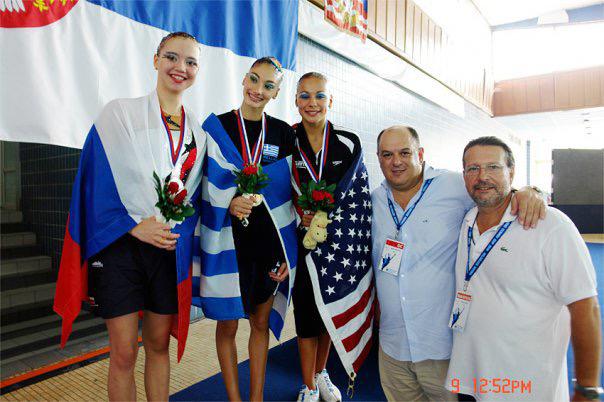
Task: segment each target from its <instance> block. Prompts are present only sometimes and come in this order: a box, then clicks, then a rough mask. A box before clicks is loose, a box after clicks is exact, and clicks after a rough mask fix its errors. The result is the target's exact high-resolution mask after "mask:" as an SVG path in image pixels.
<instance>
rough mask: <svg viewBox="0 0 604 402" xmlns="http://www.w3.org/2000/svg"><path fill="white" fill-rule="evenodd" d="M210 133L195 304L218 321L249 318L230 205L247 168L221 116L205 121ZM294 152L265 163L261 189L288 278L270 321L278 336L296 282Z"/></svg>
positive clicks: (278, 292)
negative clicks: (238, 176)
mask: <svg viewBox="0 0 604 402" xmlns="http://www.w3.org/2000/svg"><path fill="white" fill-rule="evenodd" d="M203 129H204V130H205V131H206V132H207V134H208V136H207V139H208V140H207V161H206V163H205V165H204V177H203V180H202V202H201V204H202V205H201V226H200V228H199V241H200V243H199V244H200V248H199V249H198V251H197V258H196V261H198V263H194V269H193V304H194V305H196V306H198V307H201V308H202V310H203V313H204V315H205V316H206V317H208V318H211V319H214V320H233V319H239V318H245V313H244V310H243V303H242V301H241V291H240V288H239V270H238V266H237V256H236V254H235V246H234V242H233V232H232V226H231V215H230V214H229V212H228V207H229V204H230V202H231V200H232V199H233V197H234V196H235V194H236V192H237V186H236V184H235V175H234V174H233V171H235V170H240V169H242V168H243V159H242V158H241V155H240V154H239V152H238V151H237V148H236V147H235V144H233V142H232V141H231V139H230V137H229V135H228V134H227V133H226V131H225V130H224V128H223V127H222V124H221V123H220V121H219V120H218V118H217V117H216V116H215V115H214V114H212V115H210V116H209V117H208V118H207V119H206V121H205V122H204V123H203ZM291 163H292V162H291V156H290V157H287V158H284V159H281V160H279V161H277V162H275V163H272V164H270V165H267V166H263V172H264V173H266V174H267V175H268V176H269V179H270V185H268V186H267V187H265V188H263V189H262V190H260V194H262V195H263V197H264V201H263V202H265V203H266V206H267V209H268V210H269V213H270V215H271V217H272V219H273V222H274V224H275V228H276V229H277V230H278V233H279V238H280V240H281V245H282V247H283V254H284V255H285V258H286V262H287V265H288V268H289V278H288V279H286V280H285V281H283V282H282V283H281V284H280V285H279V287H278V291H277V294H276V295H275V300H274V302H273V309H272V311H271V314H270V317H269V325H270V328H271V330H272V331H273V334H274V335H275V337H276V338H277V339H279V337H280V335H281V330H282V329H283V324H284V322H285V314H286V311H287V306H288V305H289V300H290V297H291V289H292V287H293V284H294V277H295V272H296V261H297V242H296V217H295V210H294V207H293V203H292V200H291V195H292V190H291V184H290V183H291Z"/></svg>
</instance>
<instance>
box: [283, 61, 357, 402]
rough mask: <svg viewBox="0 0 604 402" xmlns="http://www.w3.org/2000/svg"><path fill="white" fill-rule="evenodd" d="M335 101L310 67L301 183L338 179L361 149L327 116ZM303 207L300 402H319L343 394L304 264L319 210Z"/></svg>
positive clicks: (301, 95) (301, 107)
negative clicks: (329, 367) (332, 375)
mask: <svg viewBox="0 0 604 402" xmlns="http://www.w3.org/2000/svg"><path fill="white" fill-rule="evenodd" d="M332 103H333V98H332V95H331V94H330V92H329V89H328V81H327V77H326V76H324V75H323V74H320V73H317V72H309V73H306V74H304V75H303V76H302V77H301V78H300V80H299V81H298V87H297V91H296V106H297V107H298V112H299V113H300V116H301V117H302V121H301V122H300V123H298V124H296V125H295V126H294V128H295V130H296V138H297V144H298V153H297V155H296V162H295V166H296V175H297V181H298V182H299V183H308V182H309V181H310V180H314V181H319V180H325V181H326V182H327V184H328V185H330V184H337V183H338V182H339V181H340V179H341V178H342V177H343V176H344V174H345V173H346V172H347V171H348V169H349V168H350V166H351V164H352V163H353V162H354V160H355V158H356V157H357V155H358V154H359V153H360V152H362V150H361V142H360V140H359V137H357V135H356V134H353V133H351V132H348V131H345V130H342V129H340V128H337V127H336V126H334V125H333V124H332V123H331V122H330V121H328V120H327V112H328V110H329V109H330V108H331V106H332ZM298 212H299V214H300V215H301V218H302V223H301V225H300V227H299V228H298V238H299V244H298V272H297V274H296V281H295V284H294V292H293V301H294V317H295V322H296V332H297V334H298V349H299V352H300V362H301V366H302V380H303V382H304V385H303V386H302V388H301V390H300V393H299V395H298V401H301V400H304V401H316V400H318V399H319V397H320V398H321V399H322V400H324V401H326V402H335V401H341V400H342V395H341V393H340V391H339V390H338V388H337V387H336V386H335V385H334V384H333V383H332V382H331V380H330V379H329V375H328V374H327V371H326V369H325V365H326V363H327V358H328V356H329V349H330V347H331V339H330V336H329V333H328V332H327V329H326V328H325V325H324V324H323V319H322V318H321V315H320V314H319V311H318V309H317V305H316V302H315V298H314V295H313V294H314V291H313V285H312V283H311V279H310V276H309V273H308V268H307V266H306V263H305V257H306V254H307V253H308V252H309V250H307V249H305V248H304V247H303V246H302V238H303V237H304V235H305V234H306V230H305V229H304V227H308V226H310V221H311V220H312V218H313V216H314V214H313V213H309V212H308V211H302V210H301V209H299V208H298ZM328 230H329V229H328ZM343 247H346V245H344V246H343Z"/></svg>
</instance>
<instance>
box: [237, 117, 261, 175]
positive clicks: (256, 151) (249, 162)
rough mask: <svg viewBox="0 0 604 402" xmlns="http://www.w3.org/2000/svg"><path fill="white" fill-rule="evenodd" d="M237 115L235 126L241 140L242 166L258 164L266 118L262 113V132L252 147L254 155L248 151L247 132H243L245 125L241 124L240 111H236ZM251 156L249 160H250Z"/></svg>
mask: <svg viewBox="0 0 604 402" xmlns="http://www.w3.org/2000/svg"><path fill="white" fill-rule="evenodd" d="M235 114H236V115H237V126H238V128H239V139H240V140H241V153H242V154H243V155H242V156H243V165H244V166H247V165H257V164H258V163H259V162H260V157H261V156H262V147H263V146H264V137H265V135H266V117H265V114H264V113H262V131H260V135H259V136H258V139H257V140H256V144H255V145H254V153H253V154H252V152H251V151H250V142H249V140H248V138H247V132H246V131H245V123H244V122H243V116H242V114H241V110H236V111H235ZM250 156H251V160H250Z"/></svg>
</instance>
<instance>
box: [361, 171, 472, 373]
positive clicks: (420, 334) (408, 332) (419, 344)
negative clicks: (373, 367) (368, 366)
mask: <svg viewBox="0 0 604 402" xmlns="http://www.w3.org/2000/svg"><path fill="white" fill-rule="evenodd" d="M423 174H424V176H423V178H424V183H425V181H426V180H427V179H430V178H433V180H432V183H431V184H430V186H429V187H428V189H427V190H426V192H425V193H424V195H423V197H422V199H421V200H420V202H419V203H418V204H417V206H416V207H415V210H414V211H413V213H412V214H411V216H410V217H409V219H408V220H407V222H406V223H405V225H404V226H403V228H402V229H401V232H400V233H399V234H398V237H397V240H398V241H401V242H403V243H404V244H405V248H404V250H403V258H402V261H401V266H400V270H399V273H398V275H397V276H394V275H392V274H389V273H386V272H382V271H380V270H379V266H380V261H381V256H382V249H383V248H384V244H385V243H386V238H394V236H395V235H396V224H395V223H394V220H393V218H392V215H391V214H390V209H389V208H388V199H390V200H392V202H393V204H394V206H395V209H396V213H397V215H398V219H399V220H400V219H401V217H402V216H403V214H404V213H405V211H404V210H403V208H401V206H400V205H399V204H397V203H396V202H395V201H394V199H393V197H392V192H391V190H390V186H389V185H388V183H387V182H386V181H384V182H383V183H382V184H381V186H380V187H378V188H377V189H376V190H374V191H373V193H372V194H371V201H372V209H373V211H372V220H371V230H372V232H371V233H372V238H373V239H372V240H373V267H374V272H375V282H376V289H377V294H378V299H379V301H380V309H381V315H380V347H381V348H382V350H383V351H384V352H385V353H386V354H387V355H388V356H390V357H392V358H394V359H396V360H399V361H413V362H419V361H422V360H426V359H432V360H441V359H448V358H449V357H450V356H451V349H452V334H451V330H450V329H449V327H448V321H449V315H450V313H451V308H452V305H453V298H454V293H455V256H456V254H457V240H458V237H459V228H460V227H461V224H462V221H463V218H464V216H465V214H466V212H468V211H469V210H470V209H471V208H472V207H474V202H473V201H472V199H471V198H470V196H469V195H468V193H467V191H466V188H465V186H464V181H463V177H462V175H461V173H455V172H451V171H448V170H441V169H434V168H432V167H430V166H428V165H425V166H424V173H423ZM419 195H420V191H418V192H417V193H416V194H415V196H414V197H413V198H412V199H411V201H410V202H409V204H408V205H407V208H409V207H411V206H412V205H413V204H414V203H415V202H416V201H417V199H418V198H419Z"/></svg>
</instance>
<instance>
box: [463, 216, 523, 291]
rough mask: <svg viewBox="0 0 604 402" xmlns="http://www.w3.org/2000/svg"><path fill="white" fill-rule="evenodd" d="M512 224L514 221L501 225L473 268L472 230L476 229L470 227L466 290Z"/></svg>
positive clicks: (464, 286) (464, 288) (464, 287)
mask: <svg viewBox="0 0 604 402" xmlns="http://www.w3.org/2000/svg"><path fill="white" fill-rule="evenodd" d="M511 224H512V221H510V222H506V223H504V224H503V225H501V227H500V228H499V230H498V231H497V233H495V236H493V238H492V239H491V241H490V242H489V244H487V246H486V247H485V249H484V250H482V253H480V255H479V256H478V258H477V259H476V261H474V265H472V268H470V249H471V247H472V232H473V231H474V227H473V225H472V226H470V227H469V228H468V260H467V261H466V276H465V278H464V281H465V282H464V285H463V290H464V292H465V291H466V290H468V284H469V283H470V279H472V277H473V276H474V274H475V273H476V271H478V268H480V266H481V265H482V263H483V262H484V260H485V258H487V255H488V254H489V253H490V252H491V250H492V249H493V247H495V244H497V242H498V241H499V239H501V238H502V237H503V234H504V233H505V232H506V230H508V228H509V227H510V225H511Z"/></svg>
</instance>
